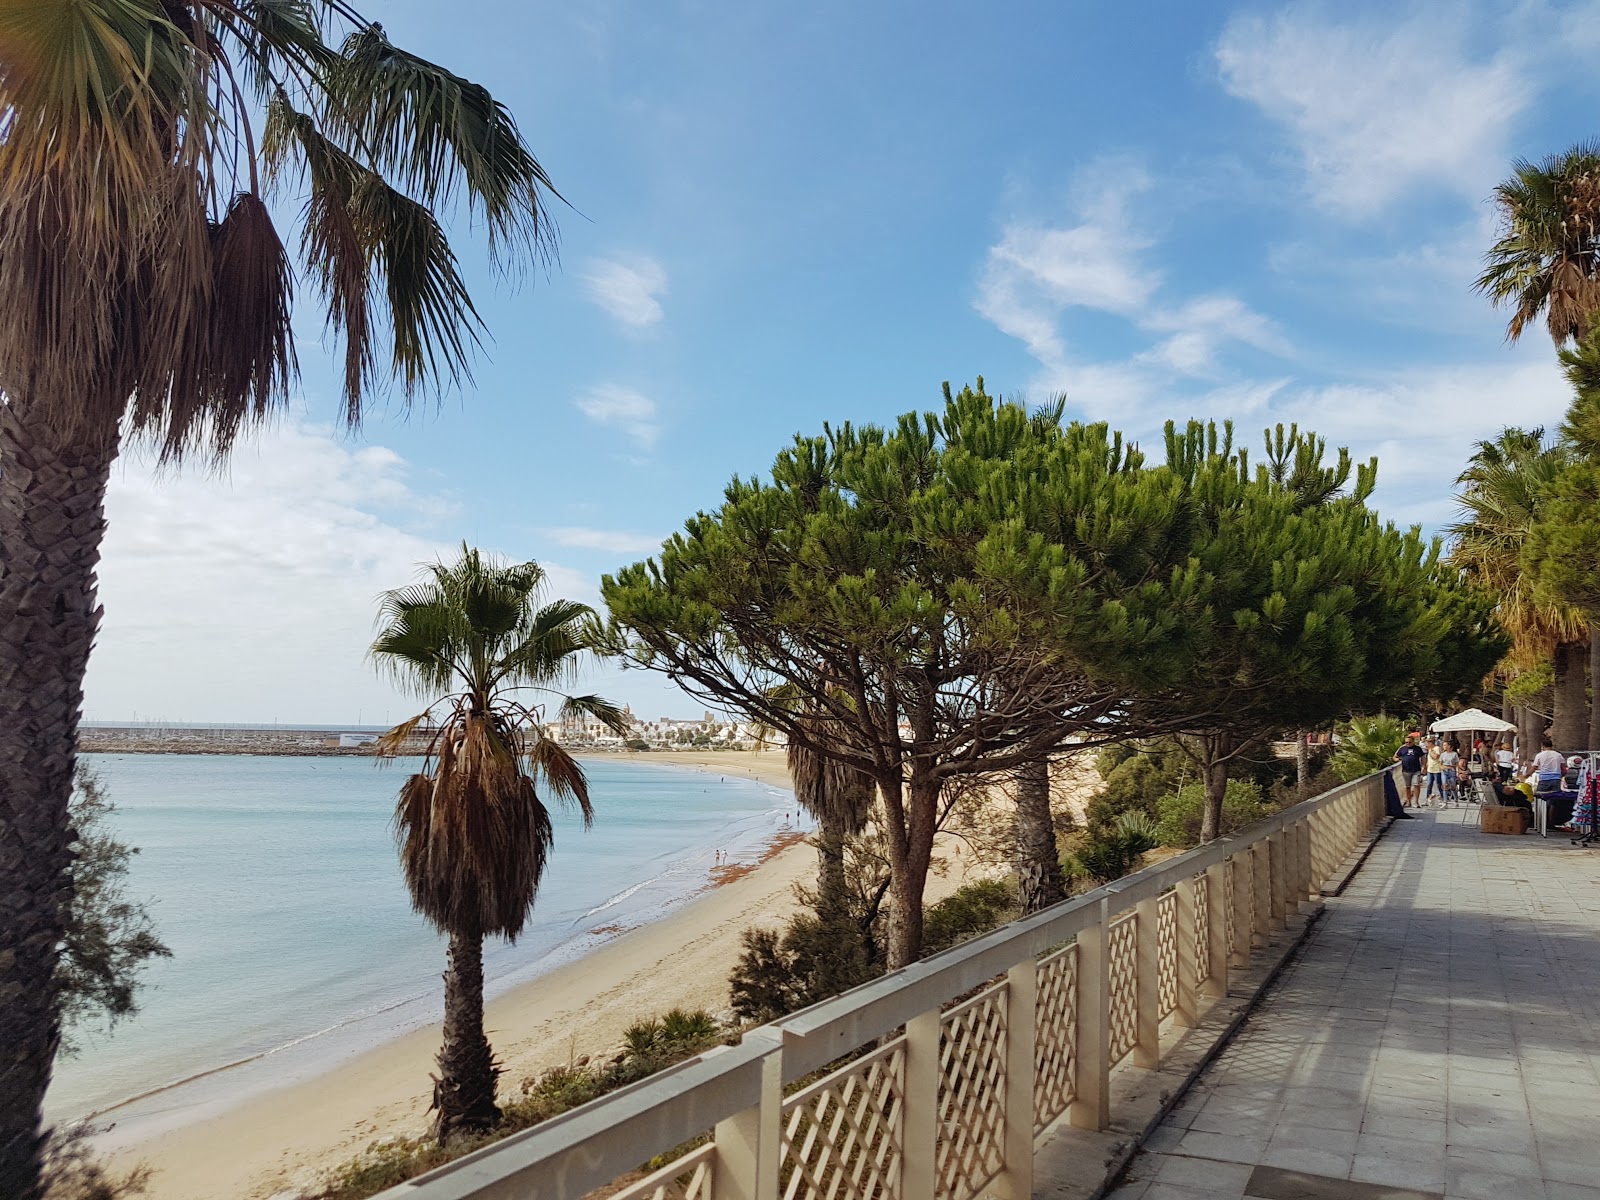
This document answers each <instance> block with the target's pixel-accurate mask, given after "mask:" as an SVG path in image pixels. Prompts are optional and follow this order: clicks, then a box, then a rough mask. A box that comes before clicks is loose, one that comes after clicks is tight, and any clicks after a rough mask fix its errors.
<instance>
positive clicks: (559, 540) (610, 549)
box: [539, 525, 664, 554]
mask: <svg viewBox="0 0 1600 1200" xmlns="http://www.w3.org/2000/svg"><path fill="white" fill-rule="evenodd" d="M539 532H540V533H542V534H543V535H544V536H545V537H547V538H549V539H550V540H551V541H552V542H555V543H556V544H557V545H558V546H570V547H572V548H573V549H576V550H603V551H605V552H606V553H607V554H654V553H655V552H656V551H657V550H659V549H661V543H662V541H663V540H664V539H663V538H660V537H657V536H655V535H654V534H648V533H630V532H628V531H627V530H622V529H590V528H589V527H588V526H584V525H558V526H554V527H552V528H547V529H542V530H540V531H539Z"/></svg>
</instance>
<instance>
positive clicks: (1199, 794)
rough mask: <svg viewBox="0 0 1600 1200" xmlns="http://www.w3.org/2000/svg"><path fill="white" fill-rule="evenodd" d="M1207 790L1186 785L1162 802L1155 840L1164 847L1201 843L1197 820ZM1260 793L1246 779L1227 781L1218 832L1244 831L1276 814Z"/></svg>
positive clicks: (1198, 820)
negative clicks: (1252, 824)
mask: <svg viewBox="0 0 1600 1200" xmlns="http://www.w3.org/2000/svg"><path fill="white" fill-rule="evenodd" d="M1205 802H1206V790H1205V788H1204V787H1203V786H1201V785H1200V784H1198V783H1190V784H1185V785H1184V786H1183V787H1181V788H1179V789H1178V790H1177V791H1176V792H1174V793H1173V794H1172V795H1170V796H1163V797H1162V799H1161V805H1160V811H1161V822H1160V824H1159V825H1158V826H1157V828H1156V837H1157V840H1158V841H1159V842H1160V844H1161V845H1163V846H1193V845H1196V844H1197V843H1198V842H1199V841H1200V817H1201V814H1202V812H1203V811H1204V809H1205ZM1277 811H1278V810H1277V808H1276V807H1275V806H1274V805H1272V804H1271V803H1270V802H1269V801H1267V800H1266V799H1265V798H1264V797H1263V796H1262V794H1261V788H1260V787H1259V786H1257V785H1256V784H1255V783H1254V782H1252V781H1251V780H1248V779H1230V780H1228V790H1227V792H1226V793H1225V794H1224V795H1223V798H1222V827H1221V829H1220V830H1219V831H1218V832H1219V833H1232V832H1233V831H1234V830H1235V829H1243V828H1244V827H1245V826H1246V825H1248V824H1250V823H1251V822H1252V821H1259V820H1260V819H1261V818H1262V817H1265V816H1268V815H1270V814H1272V813H1274V812H1277Z"/></svg>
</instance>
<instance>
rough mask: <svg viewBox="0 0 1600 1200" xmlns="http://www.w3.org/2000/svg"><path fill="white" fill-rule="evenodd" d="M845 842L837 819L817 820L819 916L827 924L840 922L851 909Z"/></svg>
mask: <svg viewBox="0 0 1600 1200" xmlns="http://www.w3.org/2000/svg"><path fill="white" fill-rule="evenodd" d="M830 815H831V814H830ZM844 844H845V834H844V831H843V830H841V829H840V828H838V822H837V821H836V820H829V819H826V817H824V819H821V820H819V821H818V822H817V916H818V917H820V918H821V919H822V921H823V922H824V923H827V922H829V921H836V920H838V919H840V918H841V917H843V916H845V915H846V914H847V913H848V912H849V911H850V883H849V880H848V878H847V877H846V875H845V870H844Z"/></svg>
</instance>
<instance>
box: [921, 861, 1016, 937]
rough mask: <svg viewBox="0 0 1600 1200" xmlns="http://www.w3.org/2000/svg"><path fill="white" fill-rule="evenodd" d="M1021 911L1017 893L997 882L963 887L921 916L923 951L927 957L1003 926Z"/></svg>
mask: <svg viewBox="0 0 1600 1200" xmlns="http://www.w3.org/2000/svg"><path fill="white" fill-rule="evenodd" d="M1019 911H1020V906H1019V905H1018V903H1017V893H1016V889H1015V888H1014V887H1013V886H1012V885H1011V884H1010V883H1008V882H1005V881H1004V880H999V879H980V880H978V881H976V882H974V883H968V884H963V885H962V886H961V887H959V888H957V889H956V890H955V891H954V892H952V893H951V894H950V895H948V896H946V897H945V898H944V899H943V900H941V901H939V902H938V903H937V904H933V905H930V906H929V907H928V910H927V912H926V913H924V914H923V918H922V920H923V925H922V948H923V950H924V952H926V953H928V954H936V953H938V952H939V951H940V950H944V949H947V948H948V947H950V946H954V945H957V944H958V943H960V942H964V941H966V940H967V939H968V938H972V937H976V936H977V935H978V934H980V933H988V932H989V930H991V929H994V928H997V927H998V926H1000V925H1003V924H1004V923H1005V922H1007V921H1009V920H1011V919H1013V918H1014V917H1016V916H1017V914H1018V912H1019Z"/></svg>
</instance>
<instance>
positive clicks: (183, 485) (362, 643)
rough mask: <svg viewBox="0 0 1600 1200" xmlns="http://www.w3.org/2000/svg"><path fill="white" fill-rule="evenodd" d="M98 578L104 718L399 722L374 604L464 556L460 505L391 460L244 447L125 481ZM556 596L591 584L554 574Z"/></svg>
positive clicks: (298, 435) (310, 443)
mask: <svg viewBox="0 0 1600 1200" xmlns="http://www.w3.org/2000/svg"><path fill="white" fill-rule="evenodd" d="M106 510H107V518H108V521H109V531H108V533H107V536H106V541H105V545H104V552H103V555H102V559H101V565H100V570H99V576H100V598H101V601H102V602H103V603H104V605H105V612H106V615H105V620H104V623H103V625H102V627H101V632H100V636H99V638H98V639H97V643H96V647H95V652H94V655H93V657H92V659H91V661H90V664H89V674H88V678H87V680H86V683H85V708H86V712H87V713H88V715H89V716H90V717H91V718H93V719H104V720H126V719H129V718H131V717H132V716H133V714H134V713H135V712H137V713H138V714H139V715H140V717H141V718H146V717H154V718H161V717H164V718H167V719H171V720H175V721H183V720H195V721H205V720H215V721H272V720H278V719H281V720H283V721H285V722H294V721H313V722H316V721H321V722H342V721H352V722H353V721H355V720H356V718H357V716H358V714H359V715H360V716H362V717H363V719H364V720H365V721H367V722H368V723H376V722H379V721H382V720H384V719H385V718H386V717H392V718H393V719H395V720H399V719H400V718H401V717H402V716H405V715H409V713H410V712H411V711H413V709H414V706H415V703H416V702H415V701H414V700H412V699H409V698H406V697H403V696H398V695H396V694H395V692H394V691H393V690H392V688H391V687H390V686H389V685H388V684H387V683H386V682H384V681H382V680H381V679H380V678H379V677H378V676H377V675H376V674H375V673H374V672H373V670H372V668H371V666H370V665H369V664H368V663H367V661H366V657H365V655H366V648H367V646H368V645H370V644H371V641H372V635H373V618H374V616H375V615H376V611H377V597H378V595H379V593H381V592H383V591H385V590H387V589H389V588H393V587H399V586H402V585H404V584H406V583H409V582H410V581H412V580H413V579H415V577H416V574H417V569H418V566H419V565H420V564H422V563H426V562H430V561H433V560H435V559H437V558H440V557H444V558H447V559H448V558H449V557H452V556H453V554H454V553H455V550H456V547H457V546H458V545H459V541H458V540H457V539H456V538H455V537H454V536H453V533H452V532H450V531H449V530H450V528H451V526H453V525H455V524H457V523H459V520H460V516H459V512H458V510H457V506H456V504H455V501H454V500H453V498H452V497H450V496H449V495H448V494H444V493H442V492H439V491H430V490H423V489H421V488H419V487H418V485H417V483H416V481H415V480H414V479H413V478H412V473H411V470H410V465H409V464H408V463H407V462H406V461H405V460H404V459H403V458H401V457H400V456H399V455H397V454H396V453H394V452H393V451H392V450H390V449H388V448H387V447H383V446H359V445H353V444H351V443H350V442H348V441H347V440H345V439H343V438H342V437H340V436H339V435H337V434H335V433H334V432H333V431H331V430H329V429H325V428H320V427H315V426H309V425H305V424H300V423H293V422H291V423H287V424H285V425H284V426H282V427H280V428H278V429H275V430H272V431H270V432H265V433H263V434H261V435H260V436H259V437H257V438H254V439H250V440H249V441H246V442H245V443H243V444H241V445H240V446H239V447H238V449H237V450H236V451H235V453H234V456H233V458H232V460H231V465H230V467H229V469H228V471H227V473H226V474H225V475H220V476H219V475H216V474H211V473H207V472H205V471H203V470H197V469H191V468H185V469H184V470H182V471H171V470H168V471H160V472H158V471H156V470H154V469H153V468H152V467H151V466H150V465H149V464H148V462H144V461H141V460H140V459H139V458H138V457H136V456H128V457H125V458H124V459H123V460H122V461H121V463H120V464H119V465H118V467H117V469H116V470H115V472H114V473H113V476H112V480H111V486H110V489H109V493H108V497H107V504H106ZM544 565H545V567H546V570H547V571H548V572H549V573H550V576H551V580H550V594H551V595H552V596H557V595H559V596H567V597H570V598H572V599H576V600H583V601H587V602H594V601H596V600H597V598H598V597H597V595H596V586H595V581H594V580H593V579H591V578H590V577H589V576H587V575H585V574H582V573H580V572H577V571H574V570H572V569H570V568H567V567H564V566H561V565H559V564H552V563H549V562H546V563H545V564H544Z"/></svg>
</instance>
